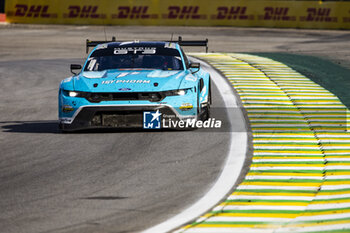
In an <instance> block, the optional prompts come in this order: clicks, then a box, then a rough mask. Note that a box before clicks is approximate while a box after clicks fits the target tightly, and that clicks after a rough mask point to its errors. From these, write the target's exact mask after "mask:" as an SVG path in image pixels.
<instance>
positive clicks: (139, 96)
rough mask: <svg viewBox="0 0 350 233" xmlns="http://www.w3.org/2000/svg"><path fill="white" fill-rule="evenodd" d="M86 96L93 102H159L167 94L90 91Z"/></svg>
mask: <svg viewBox="0 0 350 233" xmlns="http://www.w3.org/2000/svg"><path fill="white" fill-rule="evenodd" d="M85 98H86V99H87V100H88V101H89V102H92V103H99V102H101V101H118V100H126V101H127V100H148V101H151V102H159V101H162V100H163V99H164V98H165V95H162V94H161V93H159V92H128V93H125V92H121V93H120V92H119V93H89V94H88V95H87V96H86V97H85Z"/></svg>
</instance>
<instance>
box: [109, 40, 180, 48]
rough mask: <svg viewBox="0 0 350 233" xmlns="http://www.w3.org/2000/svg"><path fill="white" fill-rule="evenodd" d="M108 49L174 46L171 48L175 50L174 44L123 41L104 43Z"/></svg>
mask: <svg viewBox="0 0 350 233" xmlns="http://www.w3.org/2000/svg"><path fill="white" fill-rule="evenodd" d="M106 44H107V45H108V47H112V48H117V47H159V48H164V47H165V46H166V45H168V46H169V45H170V44H174V45H175V46H174V47H173V48H177V46H178V44H177V43H176V42H165V41H124V42H109V43H106Z"/></svg>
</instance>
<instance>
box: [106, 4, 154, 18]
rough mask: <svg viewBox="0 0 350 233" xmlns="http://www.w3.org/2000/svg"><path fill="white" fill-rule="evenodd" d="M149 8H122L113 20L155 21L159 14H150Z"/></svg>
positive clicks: (114, 15)
mask: <svg viewBox="0 0 350 233" xmlns="http://www.w3.org/2000/svg"><path fill="white" fill-rule="evenodd" d="M148 9H149V8H148V6H120V7H118V13H117V14H112V19H150V18H152V19H154V18H158V15H157V14H149V13H148Z"/></svg>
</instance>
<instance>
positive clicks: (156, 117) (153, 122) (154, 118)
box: [143, 110, 162, 129]
mask: <svg viewBox="0 0 350 233" xmlns="http://www.w3.org/2000/svg"><path fill="white" fill-rule="evenodd" d="M161 115H162V114H161V113H160V112H159V110H157V111H149V112H143V128H144V129H160V127H161V124H160V122H161Z"/></svg>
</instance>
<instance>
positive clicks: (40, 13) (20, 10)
mask: <svg viewBox="0 0 350 233" xmlns="http://www.w3.org/2000/svg"><path fill="white" fill-rule="evenodd" d="M48 11H49V6H48V5H25V4H17V5H15V11H14V12H8V16H17V17H33V18H38V17H40V18H57V14H50V13H49V12H48Z"/></svg>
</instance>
